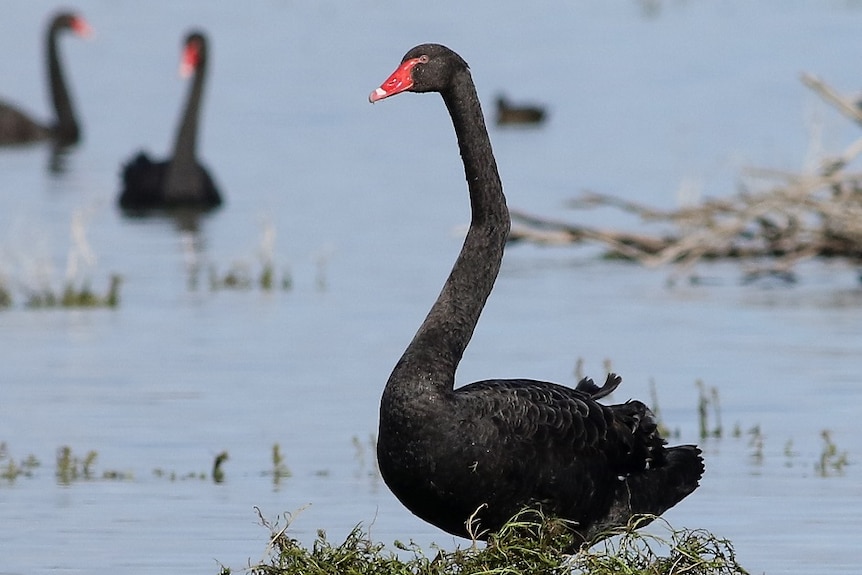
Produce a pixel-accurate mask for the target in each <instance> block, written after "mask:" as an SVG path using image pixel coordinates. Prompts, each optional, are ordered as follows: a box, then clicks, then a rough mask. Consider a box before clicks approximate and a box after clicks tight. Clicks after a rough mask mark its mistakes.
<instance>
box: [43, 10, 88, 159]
mask: <svg viewBox="0 0 862 575" xmlns="http://www.w3.org/2000/svg"><path fill="white" fill-rule="evenodd" d="M59 30H60V27H59V26H58V25H56V24H54V25H52V26H51V27H50V28H49V30H48V38H47V42H48V50H47V55H48V83H49V84H50V86H51V101H52V103H53V105H54V111H55V112H56V114H57V123H56V124H55V126H54V133H55V138H56V140H57V142H58V143H59V144H74V143H76V142H77V141H78V140H79V139H80V137H81V130H80V128H79V127H78V121H77V120H76V119H75V109H74V107H73V106H72V98H71V97H70V96H69V90H68V89H67V88H66V80H65V78H64V76H63V69H62V65H61V64H60V54H59V51H58V49H57V34H58V32H59Z"/></svg>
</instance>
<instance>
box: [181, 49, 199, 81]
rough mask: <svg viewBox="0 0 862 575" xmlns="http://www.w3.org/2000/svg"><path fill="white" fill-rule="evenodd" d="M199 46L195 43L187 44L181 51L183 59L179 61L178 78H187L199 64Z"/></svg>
mask: <svg viewBox="0 0 862 575" xmlns="http://www.w3.org/2000/svg"><path fill="white" fill-rule="evenodd" d="M200 49H201V48H200V45H199V44H198V43H197V42H189V43H188V44H186V47H185V48H184V49H183V57H182V59H181V60H180V76H181V77H183V78H188V77H189V76H191V75H192V73H193V72H194V71H195V69H196V68H197V67H198V64H200Z"/></svg>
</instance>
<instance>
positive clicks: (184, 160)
mask: <svg viewBox="0 0 862 575" xmlns="http://www.w3.org/2000/svg"><path fill="white" fill-rule="evenodd" d="M183 45H184V57H183V58H184V59H183V64H184V66H188V67H190V69H191V70H193V71H194V79H193V81H192V85H191V88H190V91H189V96H188V100H187V102H186V108H185V111H184V112H183V115H182V119H181V122H180V126H179V131H178V132H177V138H176V142H175V143H174V150H173V155H172V157H171V158H170V159H168V160H163V161H153V160H151V159H150V158H149V156H147V154H145V153H143V152H141V153H139V154H138V155H137V156H135V157H134V158H133V159H132V160H131V161H130V162H129V163H127V164H126V165H125V166H123V191H122V193H121V194H120V207H121V208H123V209H124V210H126V211H130V212H133V213H134V212H141V211H147V210H153V209H158V210H161V209H195V210H209V209H212V208H216V207H218V206H220V205H221V203H222V199H221V195H220V194H219V192H218V189H217V188H216V185H215V182H214V181H213V179H212V177H210V175H209V173H208V172H207V170H206V168H204V167H203V166H202V165H201V164H200V163H199V162H198V159H197V155H196V148H197V133H198V116H199V115H200V104H201V97H202V95H203V86H204V79H205V77H206V63H207V42H206V37H205V36H204V35H203V34H202V33H201V32H193V33H191V34H189V35H188V36H187V37H186V39H185V42H184V44H183Z"/></svg>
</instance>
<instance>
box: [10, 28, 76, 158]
mask: <svg viewBox="0 0 862 575" xmlns="http://www.w3.org/2000/svg"><path fill="white" fill-rule="evenodd" d="M66 30H69V31H72V32H74V33H75V34H76V35H78V36H82V37H85V36H89V35H90V34H91V28H90V26H89V24H87V21H86V20H84V18H83V17H81V16H79V15H77V14H73V13H71V12H59V13H57V14H56V15H54V16H53V17H52V18H51V21H50V24H49V25H48V29H47V32H46V34H45V58H46V60H47V65H48V86H49V87H50V90H51V103H52V105H53V108H54V120H53V121H52V122H50V123H48V124H44V123H42V122H39V121H37V120H34V119H32V118H31V117H30V116H29V115H28V114H27V113H25V112H23V111H22V110H21V109H19V108H18V107H17V106H14V105H12V104H9V103H6V102H0V145H4V146H8V145H18V144H29V143H32V142H37V141H41V140H52V141H54V143H55V144H56V145H57V146H60V147H64V146H71V145H72V144H76V143H78V141H79V140H80V139H81V128H80V125H79V124H78V119H77V115H76V114H75V107H74V106H73V104H72V97H71V95H70V94H69V89H68V87H67V85H66V80H65V76H64V74H63V66H62V63H61V60H60V54H59V49H58V46H57V39H58V37H59V34H60V33H61V32H64V31H66Z"/></svg>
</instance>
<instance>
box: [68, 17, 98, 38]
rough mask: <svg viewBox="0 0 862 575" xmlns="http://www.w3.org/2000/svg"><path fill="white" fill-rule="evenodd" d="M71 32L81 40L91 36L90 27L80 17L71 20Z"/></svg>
mask: <svg viewBox="0 0 862 575" xmlns="http://www.w3.org/2000/svg"><path fill="white" fill-rule="evenodd" d="M72 31H73V32H75V34H77V35H78V36H80V37H82V38H91V37H92V36H93V28H92V26H90V24H89V23H88V22H87V21H86V20H84V19H83V18H81V17H80V16H75V17H74V18H72Z"/></svg>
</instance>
